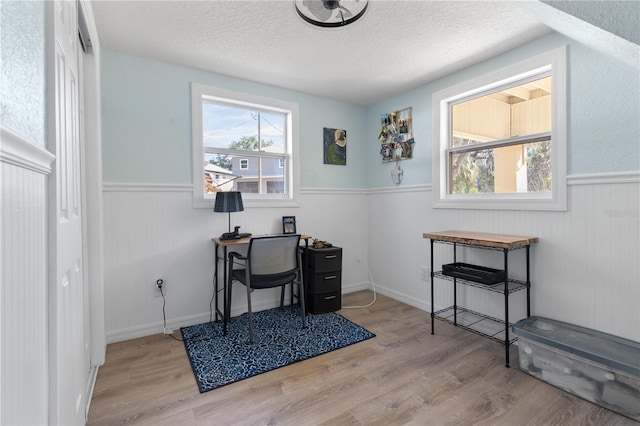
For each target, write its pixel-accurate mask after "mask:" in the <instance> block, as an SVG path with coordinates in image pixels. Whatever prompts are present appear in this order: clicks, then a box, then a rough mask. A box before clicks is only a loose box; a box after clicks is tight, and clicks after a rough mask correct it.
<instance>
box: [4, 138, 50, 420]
mask: <svg viewBox="0 0 640 426" xmlns="http://www.w3.org/2000/svg"><path fill="white" fill-rule="evenodd" d="M0 130H1V132H2V143H1V144H0V194H2V203H1V204H0V207H1V208H0V235H1V236H2V237H1V238H0V336H2V340H1V341H0V424H3V425H4V424H6V425H9V424H46V423H47V422H48V420H49V413H48V407H49V404H48V399H49V394H48V391H47V389H48V386H47V384H48V375H49V365H48V362H49V356H48V353H49V345H48V312H49V311H48V289H47V273H48V271H47V232H46V231H47V228H46V217H47V216H46V215H47V190H46V188H47V177H48V175H49V174H50V173H51V162H52V160H53V156H52V155H51V154H49V153H48V152H47V151H45V150H43V149H42V148H39V147H37V146H36V145H34V144H32V143H30V142H29V141H27V140H26V139H24V138H22V137H21V136H20V135H18V134H16V133H13V132H11V131H9V130H8V129H6V128H4V127H2V128H0Z"/></svg>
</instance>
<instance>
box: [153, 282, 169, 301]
mask: <svg viewBox="0 0 640 426" xmlns="http://www.w3.org/2000/svg"><path fill="white" fill-rule="evenodd" d="M163 294H164V295H165V296H166V295H167V282H166V281H165V280H164V279H162V278H158V279H157V280H155V281H154V282H153V295H154V296H155V297H162V295H163Z"/></svg>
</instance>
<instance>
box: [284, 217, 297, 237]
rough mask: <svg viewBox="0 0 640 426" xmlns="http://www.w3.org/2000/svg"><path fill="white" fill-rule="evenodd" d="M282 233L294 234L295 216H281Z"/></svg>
mask: <svg viewBox="0 0 640 426" xmlns="http://www.w3.org/2000/svg"><path fill="white" fill-rule="evenodd" d="M282 233H283V234H295V233H296V217H295V216H282Z"/></svg>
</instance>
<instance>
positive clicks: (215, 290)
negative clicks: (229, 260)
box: [213, 243, 222, 321]
mask: <svg viewBox="0 0 640 426" xmlns="http://www.w3.org/2000/svg"><path fill="white" fill-rule="evenodd" d="M214 244H215V249H214V250H215V252H214V257H213V262H214V265H213V283H214V285H213V297H215V299H216V301H215V312H216V315H215V320H216V321H218V320H219V319H222V318H220V316H221V315H220V307H219V305H218V289H219V288H220V287H219V282H218V261H219V260H220V257H219V256H218V248H219V246H220V245H219V244H218V243H214Z"/></svg>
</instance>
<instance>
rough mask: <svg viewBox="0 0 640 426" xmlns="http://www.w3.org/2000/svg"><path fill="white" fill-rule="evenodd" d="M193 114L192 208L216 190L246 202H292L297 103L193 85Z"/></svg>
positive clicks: (206, 204) (202, 204) (201, 204)
mask: <svg viewBox="0 0 640 426" xmlns="http://www.w3.org/2000/svg"><path fill="white" fill-rule="evenodd" d="M192 114H193V117H192V121H193V170H194V177H193V182H194V184H193V192H194V206H196V207H210V206H211V205H212V201H211V200H213V199H214V198H215V194H216V192H219V191H241V192H242V198H243V201H244V204H245V205H246V206H247V205H248V206H251V205H274V206H276V205H277V206H280V205H283V203H287V202H294V201H295V197H294V194H295V191H296V186H297V185H296V182H297V180H298V173H297V170H299V166H298V164H297V158H296V155H295V154H296V148H297V133H298V130H297V122H298V107H297V104H294V103H291V102H285V101H280V100H276V99H270V98H264V97H259V96H255V95H250V94H246V93H239V92H232V91H229V90H226V89H219V88H214V87H208V86H204V85H200V84H196V83H193V84H192ZM203 175H204V181H202V178H201V177H202V176H203ZM212 176H216V178H215V179H213V178H212ZM200 182H203V183H202V184H201V183H200Z"/></svg>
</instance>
